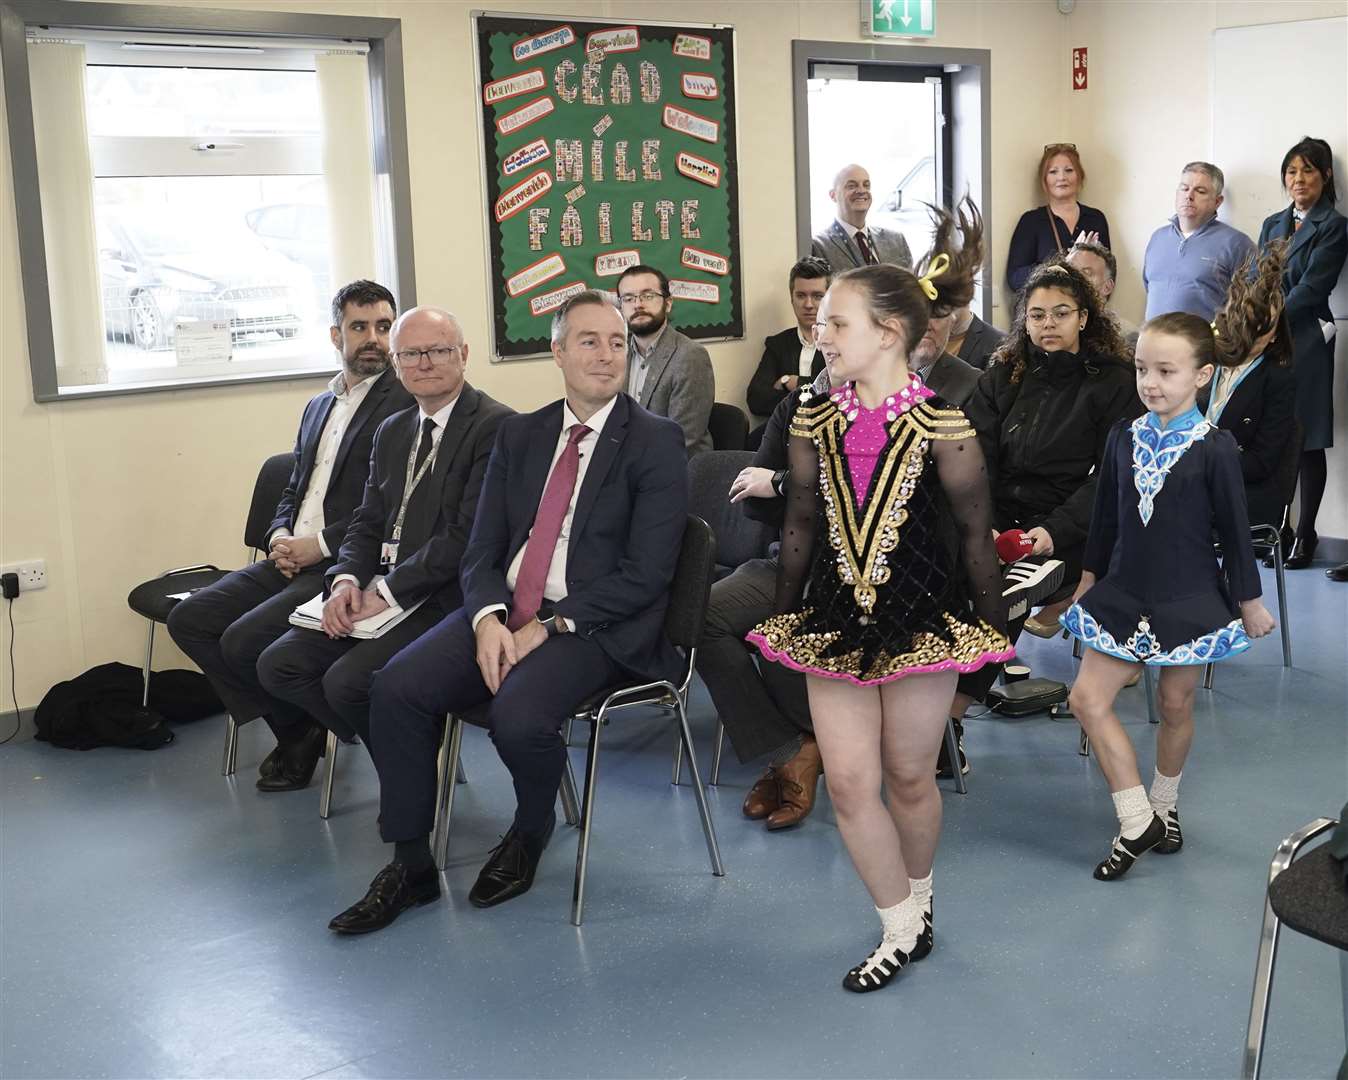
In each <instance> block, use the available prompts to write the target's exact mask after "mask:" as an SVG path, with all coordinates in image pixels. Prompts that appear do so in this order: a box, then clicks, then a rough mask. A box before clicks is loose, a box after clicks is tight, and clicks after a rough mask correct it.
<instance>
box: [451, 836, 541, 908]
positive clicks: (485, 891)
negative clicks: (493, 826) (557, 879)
mask: <svg viewBox="0 0 1348 1080" xmlns="http://www.w3.org/2000/svg"><path fill="white" fill-rule="evenodd" d="M556 825H557V815H556V814H553V815H552V817H551V818H550V819H549V821H548V828H547V831H546V832H544V834H543V835H542V836H541V837H534V838H532V839H529V838H526V837H524V836H522V835H520V832H519V830H518V829H516V828H515V826H514V825H511V826H510V828H509V829H508V830H506V834H505V836H503V837H501V842H500V843H499V844H497V845H496V846H495V847H494V848H492V850H491V856H490V857H489V858H488V859H487V865H486V866H484V867H483V868H482V872H481V873H479V874H478V875H477V881H476V882H475V883H474V884H473V889H472V891H471V892H470V893H469V894H468V901H469V903H471V904H472V905H473V906H474V907H481V908H486V907H495V906H496V905H497V904H503V903H505V902H506V901H507V900H513V899H514V898H515V897H517V896H520V895H522V894H523V893H527V892H528V891H529V889H530V887H531V886H532V885H533V883H534V874H535V873H537V871H538V860H539V859H541V858H542V857H543V849H544V848H546V847H547V846H548V841H549V840H551V839H552V830H553V828H555V827H556Z"/></svg>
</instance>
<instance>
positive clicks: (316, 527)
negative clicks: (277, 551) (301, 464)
mask: <svg viewBox="0 0 1348 1080" xmlns="http://www.w3.org/2000/svg"><path fill="white" fill-rule="evenodd" d="M378 377H379V376H377V375H370V376H368V377H367V378H364V379H361V381H360V382H358V383H356V385H355V386H352V387H350V388H348V387H347V385H346V375H345V374H344V373H343V372H340V371H339V372H338V373H337V374H336V375H334V376H333V379H332V382H330V383H328V389H329V390H331V391H332V396H333V398H335V399H336V400H334V401H333V403H332V408H331V409H330V410H329V411H328V418H327V420H325V421H324V422H323V433H322V434H321V435H320V436H319V438H318V450H317V451H315V453H314V467H313V471H312V472H310V473H309V483H308V485H307V486H306V487H305V489H304V498H303V499H302V500H301V501H300V508H299V510H297V511H296V512H295V530H294V532H291V530H289V529H287V528H285V527H284V526H282V527H281V528H279V529H273V530H272V534H271V536H270V537H268V541H267V542H268V546H270V544H271V542H272V541H274V540H276V539H277V538H278V537H283V536H316V537H318V549H319V550H320V551H321V552H323V557H324V558H325V559H331V558H332V552H331V551H329V550H328V544H327V541H326V540H324V539H323V529H324V527H325V525H326V522H325V521H324V519H323V500H324V499H325V498H326V497H327V494H328V484H329V483H330V482H331V480H332V463H333V462H334V461H336V460H337V449H338V447H340V446H341V445H342V436H343V435H345V434H346V428H347V425H348V424H350V423H351V418H352V417H353V416H355V415H356V410H357V409H359V408H360V403H361V402H362V401H364V400H365V395H366V394H368V393H369V392H370V387H371V386H373V385H374V381H375V379H377V378H378Z"/></svg>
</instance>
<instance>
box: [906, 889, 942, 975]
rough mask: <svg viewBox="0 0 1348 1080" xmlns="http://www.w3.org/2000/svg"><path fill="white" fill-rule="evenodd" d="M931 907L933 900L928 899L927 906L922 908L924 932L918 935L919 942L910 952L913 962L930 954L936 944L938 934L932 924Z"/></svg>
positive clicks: (910, 958)
mask: <svg viewBox="0 0 1348 1080" xmlns="http://www.w3.org/2000/svg"><path fill="white" fill-rule="evenodd" d="M931 907H932V901H931V900H928V901H927V906H926V907H925V908H923V909H922V933H920V934H918V935H917V944H916V945H914V946H913V951H912V952H910V953H909V954H908V959H909V960H911V961H912V962H913V963H917V961H919V960H923V959H925V958H926V957H927V956H929V955H930V954H931V948H932V946H933V945H935V944H936V936H935V934H934V932H933V931H932V925H931Z"/></svg>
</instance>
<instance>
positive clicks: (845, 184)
mask: <svg viewBox="0 0 1348 1080" xmlns="http://www.w3.org/2000/svg"><path fill="white" fill-rule="evenodd" d="M828 197H829V198H830V199H832V200H833V203H834V205H835V206H837V208H838V216H837V217H836V218H834V220H833V222H832V223H831V224H830V225H829V227H828V228H827V229H825V230H824V231H823V232H820V233H816V234H815V237H814V240H813V242H812V243H811V244H810V254H811V255H815V256H817V257H819V258H821V259H823V260H824V261H825V262H826V263H828V264H829V266H831V267H833V272H834V273H835V274H841V273H842V272H843V271H844V270H850V269H852V267H854V266H874V265H875V264H877V263H894V264H895V265H896V266H902V267H903V268H904V269H905V270H911V269H912V268H913V253H912V252H911V251H909V250H908V241H907V240H905V239H904V238H903V233H901V232H897V231H895V230H893V229H882V228H880V227H879V226H877V225H872V226H870V227H867V225H866V215H867V214H868V213H869V212H870V209H871V174H870V173H868V172H867V171H866V170H865V169H863V168H862V167H861V166H860V165H844V166H843V167H842V168H841V169H840V170H839V171H838V175H837V176H835V177H834V178H833V186H832V187H831V188H829V192H828Z"/></svg>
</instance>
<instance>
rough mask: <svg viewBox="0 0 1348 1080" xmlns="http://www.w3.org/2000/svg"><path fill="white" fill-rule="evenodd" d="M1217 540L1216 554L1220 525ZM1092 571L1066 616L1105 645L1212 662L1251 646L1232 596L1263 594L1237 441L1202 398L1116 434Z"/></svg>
mask: <svg viewBox="0 0 1348 1080" xmlns="http://www.w3.org/2000/svg"><path fill="white" fill-rule="evenodd" d="M1214 529H1215V531H1216V534H1217V537H1218V539H1219V540H1220V541H1221V545H1222V552H1223V564H1224V565H1223V566H1219V565H1218V563H1217V556H1216V554H1215V553H1214V551H1213V546H1212V536H1213V531H1214ZM1083 565H1084V567H1085V569H1087V570H1089V571H1091V572H1092V573H1093V574H1095V575H1096V583H1095V584H1094V585H1093V586H1092V587H1091V588H1090V589H1088V590H1087V591H1086V593H1085V595H1083V596H1082V597H1081V599H1080V601H1078V602H1077V603H1075V604H1073V605H1072V606H1071V607H1070V608H1068V609H1067V611H1066V612H1064V613H1063V615H1062V618H1061V620H1060V621H1061V623H1062V625H1063V626H1065V627H1066V628H1067V630H1068V631H1069V632H1070V633H1071V634H1072V635H1073V636H1075V637H1077V638H1080V639H1081V641H1082V642H1083V643H1084V644H1086V645H1089V646H1090V647H1091V648H1092V649H1095V650H1097V651H1099V652H1102V653H1107V654H1108V655H1110V656H1114V657H1117V658H1118V659H1120V660H1128V661H1132V662H1133V663H1143V664H1152V665H1157V666H1174V665H1181V664H1207V663H1210V662H1212V661H1215V660H1225V659H1226V658H1227V657H1229V656H1234V655H1235V654H1236V653H1239V652H1243V651H1245V650H1246V649H1248V648H1249V647H1250V639H1249V638H1248V637H1247V636H1246V634H1245V628H1244V626H1243V624H1242V623H1241V620H1240V617H1239V610H1238V608H1237V606H1236V601H1243V600H1253V599H1255V598H1257V597H1258V596H1259V595H1260V592H1261V588H1260V584H1259V572H1258V570H1257V569H1256V567H1255V564H1254V548H1253V546H1252V545H1251V543H1250V526H1249V522H1248V521H1247V519H1246V513H1245V483H1244V480H1243V479H1242V477H1241V471H1240V453H1239V451H1238V449H1237V447H1236V441H1235V439H1234V438H1233V437H1232V436H1231V434H1230V433H1229V432H1226V431H1222V430H1221V429H1220V428H1217V427H1214V426H1213V425H1212V424H1210V423H1209V422H1208V421H1207V420H1205V419H1204V418H1203V415H1202V413H1200V412H1199V411H1198V410H1197V409H1190V410H1189V411H1188V412H1187V413H1185V414H1184V415H1183V416H1178V417H1176V418H1175V419H1173V420H1172V421H1171V422H1170V423H1169V424H1167V425H1166V426H1165V427H1164V428H1162V427H1161V424H1160V421H1159V420H1158V419H1157V417H1156V415H1155V414H1154V413H1150V412H1148V413H1143V414H1142V415H1141V416H1140V417H1138V418H1137V419H1136V420H1132V421H1120V422H1119V423H1117V424H1116V425H1115V426H1114V429H1113V430H1112V431H1111V432H1110V434H1109V442H1108V443H1107V444H1106V447H1105V454H1104V459H1103V461H1102V462H1101V465H1100V481H1099V484H1098V485H1097V487H1096V491H1095V511H1094V513H1093V515H1092V517H1091V531H1090V537H1089V539H1088V540H1087V541H1086V554H1085V557H1084V559H1083Z"/></svg>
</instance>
